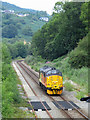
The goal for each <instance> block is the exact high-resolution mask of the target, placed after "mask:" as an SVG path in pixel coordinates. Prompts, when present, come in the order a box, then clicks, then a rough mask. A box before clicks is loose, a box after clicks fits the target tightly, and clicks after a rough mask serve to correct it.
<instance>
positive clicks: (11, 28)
mask: <svg viewBox="0 0 90 120" xmlns="http://www.w3.org/2000/svg"><path fill="white" fill-rule="evenodd" d="M17 34H18V32H17V28H16V26H15V25H13V24H10V25H6V26H4V27H3V29H2V36H3V37H6V38H14V37H15V36H16V35H17Z"/></svg>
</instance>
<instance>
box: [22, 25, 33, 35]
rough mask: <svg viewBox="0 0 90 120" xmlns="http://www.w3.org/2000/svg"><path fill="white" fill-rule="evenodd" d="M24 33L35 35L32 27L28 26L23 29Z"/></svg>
mask: <svg viewBox="0 0 90 120" xmlns="http://www.w3.org/2000/svg"><path fill="white" fill-rule="evenodd" d="M22 34H24V35H27V36H33V32H32V29H31V27H26V28H24V29H23V30H22Z"/></svg>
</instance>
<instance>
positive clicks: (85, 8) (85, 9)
mask: <svg viewBox="0 0 90 120" xmlns="http://www.w3.org/2000/svg"><path fill="white" fill-rule="evenodd" d="M89 6H90V2H86V3H83V4H82V6H81V16H80V19H81V20H82V22H83V24H85V26H86V31H88V29H89V28H88V27H89V23H88V22H89V21H88V20H89V18H90V15H89Z"/></svg>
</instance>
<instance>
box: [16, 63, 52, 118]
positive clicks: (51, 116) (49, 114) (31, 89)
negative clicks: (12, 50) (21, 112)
mask: <svg viewBox="0 0 90 120" xmlns="http://www.w3.org/2000/svg"><path fill="white" fill-rule="evenodd" d="M18 64H19V65H20V67H21V68H22V65H21V63H18ZM15 65H16V64H15ZM16 66H17V65H16ZM17 68H18V70H19V71H20V73H21V74H22V72H21V70H20V69H19V67H18V66H17ZM24 70H25V69H24ZM22 76H23V78H24V79H25V81H26V82H27V84H28V85H29V86H30V88H31V90H32V91H33V93H34V94H35V96H37V97H38V99H39V100H40V102H41V104H42V105H43V107H44V108H45V110H46V112H47V114H48V115H49V117H50V119H51V120H54V119H53V117H52V116H51V114H50V113H49V111H48V110H47V108H46V107H45V105H44V104H43V102H42V100H41V99H40V97H39V96H38V95H37V94H36V92H35V90H34V89H33V88H32V86H31V85H30V84H29V82H28V81H27V80H26V78H25V77H24V75H23V74H22ZM29 103H30V105H31V102H30V101H29ZM32 107H33V106H32ZM32 110H33V112H34V114H35V118H37V119H38V117H37V115H36V113H35V111H34V109H32Z"/></svg>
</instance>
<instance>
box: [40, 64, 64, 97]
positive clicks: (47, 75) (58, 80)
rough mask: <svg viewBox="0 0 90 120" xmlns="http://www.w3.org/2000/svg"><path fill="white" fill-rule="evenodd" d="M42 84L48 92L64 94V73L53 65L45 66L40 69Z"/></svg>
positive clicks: (50, 93)
mask: <svg viewBox="0 0 90 120" xmlns="http://www.w3.org/2000/svg"><path fill="white" fill-rule="evenodd" d="M39 74H40V79H39V83H40V86H41V87H42V88H43V89H44V90H45V91H46V93H47V94H49V95H53V94H58V95H60V94H62V91H63V77H62V73H61V72H60V71H59V70H57V69H56V68H53V67H48V66H45V67H43V68H41V70H40V73H39Z"/></svg>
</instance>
